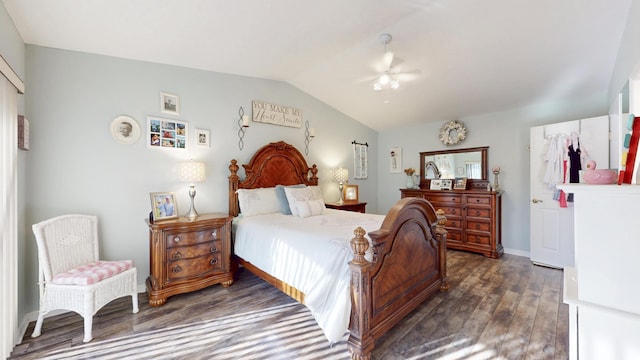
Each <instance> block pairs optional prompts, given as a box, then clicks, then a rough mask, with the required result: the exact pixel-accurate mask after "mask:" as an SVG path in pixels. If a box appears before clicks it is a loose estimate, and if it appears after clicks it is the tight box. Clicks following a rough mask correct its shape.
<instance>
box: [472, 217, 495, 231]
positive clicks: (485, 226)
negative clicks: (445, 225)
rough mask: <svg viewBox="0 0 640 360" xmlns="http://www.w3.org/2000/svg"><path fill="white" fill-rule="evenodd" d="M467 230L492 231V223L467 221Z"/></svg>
mask: <svg viewBox="0 0 640 360" xmlns="http://www.w3.org/2000/svg"><path fill="white" fill-rule="evenodd" d="M467 230H474V231H491V223H490V222H486V221H473V220H469V219H467Z"/></svg>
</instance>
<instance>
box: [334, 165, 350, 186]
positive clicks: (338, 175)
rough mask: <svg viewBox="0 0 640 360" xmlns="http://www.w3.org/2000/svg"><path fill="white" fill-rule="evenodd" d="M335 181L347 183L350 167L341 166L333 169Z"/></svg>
mask: <svg viewBox="0 0 640 360" xmlns="http://www.w3.org/2000/svg"><path fill="white" fill-rule="evenodd" d="M333 181H336V182H339V183H345V182H347V181H349V169H345V168H339V169H335V170H334V171H333Z"/></svg>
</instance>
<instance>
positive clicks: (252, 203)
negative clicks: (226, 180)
mask: <svg viewBox="0 0 640 360" xmlns="http://www.w3.org/2000/svg"><path fill="white" fill-rule="evenodd" d="M236 193H237V194H238V203H239V204H240V213H241V214H242V216H253V215H262V214H271V213H275V212H280V203H279V202H278V197H277V196H276V188H274V187H272V188H258V189H238V190H236Z"/></svg>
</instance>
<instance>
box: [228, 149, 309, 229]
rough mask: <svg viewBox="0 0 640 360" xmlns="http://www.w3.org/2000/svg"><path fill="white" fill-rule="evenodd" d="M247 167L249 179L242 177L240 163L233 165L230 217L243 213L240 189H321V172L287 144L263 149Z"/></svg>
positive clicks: (233, 162) (230, 189)
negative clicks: (318, 187) (294, 186)
mask: <svg viewBox="0 0 640 360" xmlns="http://www.w3.org/2000/svg"><path fill="white" fill-rule="evenodd" d="M242 166H243V167H244V172H245V175H246V177H245V179H244V180H243V181H240V178H239V177H238V170H239V169H240V167H239V166H238V161H237V160H235V159H233V160H231V164H230V165H229V171H230V172H231V175H230V176H229V215H232V216H237V215H238V214H239V213H240V207H239V205H238V194H236V190H238V189H256V188H265V187H274V186H276V185H296V184H306V185H309V186H312V185H318V176H317V173H318V168H317V166H316V165H315V164H314V165H312V166H311V167H309V165H307V162H306V161H305V159H304V157H303V156H302V154H301V153H300V152H299V151H298V149H296V148H295V147H293V146H292V145H290V144H287V143H286V142H284V141H278V142H272V143H270V144H268V145H265V146H263V147H261V148H260V149H259V150H258V151H257V152H256V153H255V154H254V155H253V158H251V161H249V163H248V164H245V165H242Z"/></svg>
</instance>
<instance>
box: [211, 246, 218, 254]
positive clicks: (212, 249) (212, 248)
mask: <svg viewBox="0 0 640 360" xmlns="http://www.w3.org/2000/svg"><path fill="white" fill-rule="evenodd" d="M209 250H210V251H211V252H212V253H214V252H218V248H217V247H215V246H212V247H211V248H210V249H209Z"/></svg>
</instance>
